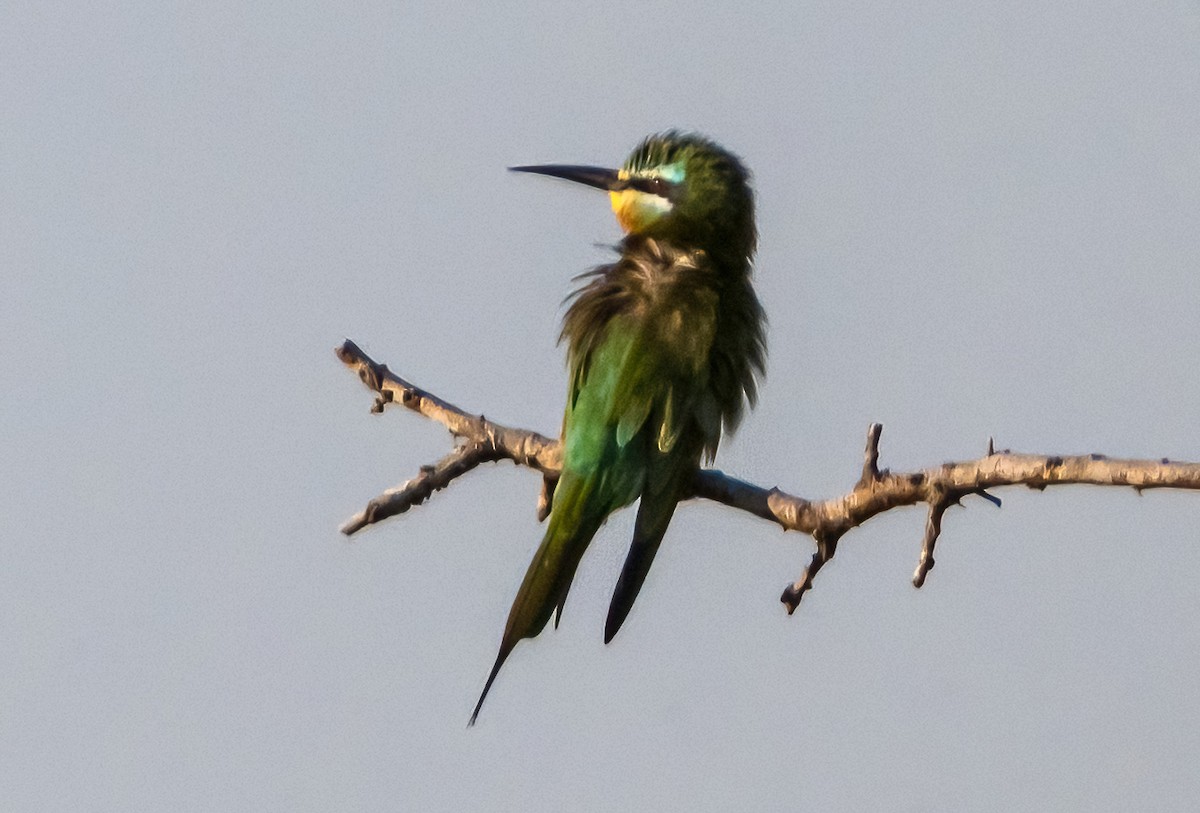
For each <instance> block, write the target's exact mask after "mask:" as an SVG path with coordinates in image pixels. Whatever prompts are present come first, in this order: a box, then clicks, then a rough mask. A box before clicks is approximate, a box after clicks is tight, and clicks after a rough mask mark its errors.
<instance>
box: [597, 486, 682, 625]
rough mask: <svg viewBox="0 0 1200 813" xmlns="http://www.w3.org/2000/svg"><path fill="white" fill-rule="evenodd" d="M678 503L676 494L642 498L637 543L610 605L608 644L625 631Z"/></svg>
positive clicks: (634, 539)
mask: <svg viewBox="0 0 1200 813" xmlns="http://www.w3.org/2000/svg"><path fill="white" fill-rule="evenodd" d="M677 504H678V503H677V501H676V499H675V497H674V495H673V494H671V495H667V497H666V499H654V498H653V497H652V496H651V495H649V494H643V495H642V504H641V505H640V506H638V515H637V522H636V524H635V525H634V526H633V544H631V545H630V546H629V555H628V556H626V557H625V565H624V566H623V567H622V568H621V577H620V578H619V579H617V587H616V589H615V590H614V591H613V597H612V601H611V602H610V603H609V605H608V618H607V619H606V620H605V622H604V643H606V644H607V643H608V642H609V641H611V640H612V639H613V636H615V635H616V634H617V631H618V630H620V629H621V625H622V624H624V623H625V618H626V617H627V616H628V615H629V611H630V610H632V609H633V602H634V601H636V600H637V597H638V593H640V592H641V590H642V584H644V583H645V581H646V574H648V573H649V572H650V565H652V564H654V556H655V554H657V553H658V546H659V545H660V544H662V538H663V534H665V533H666V532H667V526H668V525H670V524H671V517H672V516H673V515H674V514H675V506H676V505H677Z"/></svg>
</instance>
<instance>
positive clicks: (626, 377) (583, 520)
mask: <svg viewBox="0 0 1200 813" xmlns="http://www.w3.org/2000/svg"><path fill="white" fill-rule="evenodd" d="M511 169H512V170H513V171H515V172H534V173H539V174H541V175H550V176H554V177H556V178H565V179H566V180H570V181H576V182H579V183H583V184H587V185H588V186H593V187H596V188H599V189H604V190H607V191H608V193H609V198H610V201H611V203H612V208H613V211H614V212H615V213H616V216H617V221H618V222H619V223H620V225H621V228H622V229H623V230H624V231H625V233H626V236H625V238H624V239H623V240H622V241H621V243H620V245H619V246H618V247H617V249H618V251H619V252H620V258H619V259H618V260H617V261H616V262H614V263H612V264H611V265H604V266H600V267H599V268H596V269H594V270H593V271H591V272H589V273H587V274H585V275H584V276H583V278H582V279H586V280H587V282H586V284H584V285H583V287H582V288H580V289H579V290H578V291H577V292H576V293H575V294H574V295H573V301H572V304H571V305H570V307H569V309H568V310H567V314H566V316H565V318H564V320H563V329H562V336H561V338H560V340H563V339H565V340H566V342H567V364H568V367H569V380H570V383H569V389H568V393H567V405H566V411H565V414H564V416H563V429H562V444H563V467H562V473H561V475H560V477H559V480H558V485H557V487H556V488H555V491H554V497H553V508H552V510H551V513H550V521H549V526H548V527H547V528H546V535H545V537H544V538H543V539H542V544H541V546H540V547H539V548H538V550H537V553H536V554H535V555H534V557H533V561H532V562H531V563H530V565H529V570H528V571H527V572H526V573H525V579H524V581H523V582H522V583H521V589H520V590H519V591H517V597H516V599H515V600H514V601H513V605H512V609H511V610H510V611H509V614H508V623H507V624H506V626H505V628H504V637H503V638H502V639H501V642H500V653H499V654H498V655H497V656H496V663H495V665H494V666H493V667H492V671H491V674H490V675H488V679H487V683H486V684H485V685H484V687H483V693H482V694H481V695H480V697H479V703H478V704H476V706H475V711H474V713H473V714H472V715H471V724H472V725H473V724H474V723H475V718H476V717H478V716H479V709H480V708H481V707H482V706H483V701H484V699H485V698H486V697H487V694H488V691H489V690H490V689H491V687H492V683H493V682H494V681H495V679H496V675H497V674H498V673H499V671H500V667H501V666H503V665H504V661H505V660H506V659H507V658H508V656H509V655H510V654H511V653H512V651H513V648H514V647H515V646H516V645H517V642H518V641H520V640H521V639H522V638H532V637H534V636H535V635H537V634H538V633H540V632H541V631H542V630H543V629H544V628H545V626H546V623H547V622H548V621H549V620H550V616H551V614H552V613H556V616H555V621H554V624H555V626H556V627H557V626H558V620H559V618H561V616H562V609H563V603H564V602H565V601H566V599H567V592H568V591H569V590H570V588H571V581H572V579H573V578H574V577H575V571H576V569H577V568H578V567H579V561H580V559H581V558H582V557H583V553H584V551H585V550H586V549H587V546H588V543H589V542H591V540H592V537H593V536H594V535H595V533H596V531H597V530H598V529H599V528H600V526H601V525H603V524H604V521H605V520H606V519H607V518H608V515H609V514H611V513H612V512H614V511H616V510H617V509H618V508H622V507H624V506H626V505H629V504H630V503H632V502H633V501H634V500H636V499H638V498H641V503H640V505H639V507H638V513H637V520H636V523H635V526H634V531H633V544H632V545H631V547H630V549H629V555H628V558H626V560H625V565H624V568H623V569H622V571H621V576H620V579H619V580H618V582H617V587H616V591H615V592H614V594H613V597H612V603H611V605H610V606H609V610H608V620H607V622H606V624H605V628H604V642H605V643H608V642H609V641H611V640H612V638H613V636H614V635H616V634H617V630H619V629H620V628H621V624H622V623H624V621H625V618H626V616H627V615H628V614H629V610H630V608H631V607H632V606H633V602H634V600H635V599H636V598H637V595H638V592H639V591H640V590H641V588H642V584H643V582H644V581H645V580H646V574H647V572H649V570H650V565H651V563H652V562H653V561H654V555H655V553H657V552H658V547H659V544H660V543H661V542H662V538H663V534H664V533H665V532H666V530H667V525H668V524H669V523H670V522H671V516H672V515H673V514H674V513H675V506H676V504H678V503H679V501H680V500H682V499H687V498H688V497H690V496H691V495H692V484H693V480H694V477H695V473H696V470H697V468H698V467H699V464H700V459H701V457H702V456H703V457H704V458H706V459H707V460H708V461H711V460H712V459H713V457H714V456H715V454H716V452H717V444H718V443H719V441H720V439H721V429H722V426H723V427H724V428H725V429H726V430H728V431H731V432H732V431H733V429H734V428H736V426H737V424H738V422H739V421H740V419H741V417H742V414H743V412H744V410H745V404H746V403H747V402H749V403H750V405H751V406H753V404H754V401H755V396H756V391H757V384H756V381H757V378H758V377H759V376H761V375H762V373H763V370H764V364H765V361H766V344H765V337H764V327H765V317H764V314H763V310H762V306H761V305H760V304H759V301H758V297H757V296H755V293H754V289H753V287H752V286H751V283H750V275H751V269H752V265H751V263H752V260H753V256H754V247H755V242H756V232H755V227H754V194H753V192H752V191H751V189H750V184H749V173H748V172H747V171H746V169H745V167H743V166H742V163H741V161H740V160H739V159H738V158H737V157H736V156H735V155H733V154H732V153H730V152H728V151H727V150H725V149H723V148H721V147H720V146H718V145H717V144H715V143H713V142H712V141H710V140H708V139H706V138H703V137H701V136H697V135H690V134H681V133H676V132H668V133H664V134H661V135H653V136H650V137H648V138H647V139H645V140H644V141H643V142H642V143H641V144H640V145H639V146H638V147H637V149H635V150H634V151H633V154H632V155H630V156H629V159H628V160H627V161H626V162H625V165H624V166H623V167H622V168H621V169H619V170H612V169H602V168H599V167H588V166H568V165H559V164H555V165H544V166H522V167H511Z"/></svg>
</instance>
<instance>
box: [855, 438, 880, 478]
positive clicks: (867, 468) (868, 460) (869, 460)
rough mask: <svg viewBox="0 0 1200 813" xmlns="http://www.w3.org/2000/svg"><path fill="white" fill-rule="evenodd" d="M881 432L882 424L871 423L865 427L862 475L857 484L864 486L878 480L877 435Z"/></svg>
mask: <svg viewBox="0 0 1200 813" xmlns="http://www.w3.org/2000/svg"><path fill="white" fill-rule="evenodd" d="M881 434H883V424H881V423H873V424H871V425H870V426H869V427H867V447H866V449H865V450H864V451H863V468H862V476H861V477H859V478H858V484H859V485H860V486H865V485H867V484H869V483H874V482H877V481H878V480H879V436H880V435H881Z"/></svg>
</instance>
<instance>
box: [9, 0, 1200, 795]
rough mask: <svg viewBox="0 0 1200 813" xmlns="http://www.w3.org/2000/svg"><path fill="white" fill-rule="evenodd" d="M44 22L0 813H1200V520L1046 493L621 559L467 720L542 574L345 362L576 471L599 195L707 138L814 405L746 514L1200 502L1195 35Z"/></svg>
mask: <svg viewBox="0 0 1200 813" xmlns="http://www.w3.org/2000/svg"><path fill="white" fill-rule="evenodd" d="M506 5H507V4H496V5H495V7H493V8H491V9H490V10H477V11H464V10H463V7H462V6H456V5H454V4H434V3H429V4H426V5H425V7H420V6H414V5H413V4H410V3H405V2H402V0H389V2H373V3H360V4H354V5H347V4H345V3H331V2H298V3H275V4H247V3H242V2H236V3H235V2H214V3H189V4H183V3H162V2H143V3H132V2H130V3H70V4H52V3H43V2H13V3H9V4H8V5H7V6H6V7H5V11H4V12H3V15H2V21H0V103H2V105H3V116H2V117H0V264H2V274H3V277H2V278H0V342H2V346H3V348H4V351H3V353H0V427H3V428H2V431H0V448H2V452H0V461H2V462H0V495H3V496H0V800H2V801H0V806H3V807H4V808H5V809H8V810H22V811H75V810H106V811H108V810H111V811H130V810H148V811H162V810H171V811H214V810H254V811H309V810H311V811H327V810H345V811H356V810H371V811H375V810H429V811H454V810H474V809H479V810H483V809H487V810H501V811H506V810H513V811H526V810H527V811H562V810H601V811H603V810H735V809H744V810H783V809H812V810H914V811H915V810H1015V809H1028V810H1039V809H1040V810H1087V811H1094V810H1129V809H1157V810H1186V809H1191V808H1192V807H1193V805H1194V804H1195V800H1196V799H1197V798H1200V770H1198V769H1197V766H1198V765H1200V581H1198V580H1197V578H1196V574H1197V573H1198V572H1200V544H1198V542H1200V540H1198V539H1197V530H1196V529H1197V525H1198V521H1200V495H1196V494H1171V493H1148V494H1146V495H1144V496H1141V497H1138V496H1136V495H1135V494H1133V493H1127V492H1122V491H1117V490H1110V491H1103V490H1100V489H1090V490H1089V489H1085V488H1069V489H1068V488H1064V489H1053V490H1050V491H1047V492H1045V493H1040V494H1039V493H1034V492H1025V491H1007V492H1004V491H1002V492H1000V493H999V496H1001V497H1003V498H1004V500H1005V503H1004V507H1003V509H1001V510H999V511H997V510H996V509H994V508H993V507H991V506H989V505H988V504H987V503H985V502H983V501H982V500H978V499H976V500H971V501H968V503H967V507H966V508H965V509H957V510H954V511H952V512H950V513H949V514H948V515H947V518H946V525H945V533H944V536H943V539H942V542H941V545H940V547H939V549H938V567H937V569H936V570H935V571H933V573H932V574H931V575H930V578H929V581H928V583H927V585H926V587H925V589H923V590H921V591H916V590H914V589H913V588H912V587H911V586H910V583H909V579H910V577H911V574H912V570H913V567H914V566H915V564H916V561H917V557H918V555H919V551H920V537H921V528H922V525H923V522H924V514H923V511H921V510H920V509H910V510H908V511H903V512H895V513H893V514H890V515H888V516H886V517H884V518H881V519H879V520H877V521H874V522H872V523H871V524H870V525H869V526H868V527H866V528H864V529H861V530H859V531H856V532H854V533H853V534H851V535H850V536H848V537H847V538H846V539H845V540H844V541H843V543H842V545H841V549H840V552H839V555H838V558H837V559H836V560H835V561H834V562H833V563H832V564H831V565H830V566H829V567H828V568H827V569H826V570H824V571H823V572H822V573H821V575H820V577H819V579H818V581H817V585H816V589H815V590H814V591H813V592H812V593H810V594H809V595H808V596H807V597H806V599H805V601H804V603H803V604H802V605H801V607H800V609H799V611H798V612H797V613H796V615H795V616H793V617H790V618H789V617H788V616H787V615H786V613H785V611H784V608H783V606H782V605H781V604H780V603H779V602H778V597H779V594H780V592H781V591H782V589H783V587H784V585H785V584H787V583H788V582H789V581H790V580H792V579H794V578H796V577H797V576H798V575H799V573H800V572H801V570H802V569H803V567H804V565H805V564H806V562H807V561H808V557H809V555H810V553H811V550H812V546H811V541H810V540H809V539H808V538H807V537H803V536H800V535H785V534H783V533H781V532H780V531H779V530H778V529H777V528H775V527H773V526H771V525H769V524H768V523H765V522H762V521H759V520H756V519H754V518H752V517H749V516H747V515H744V514H739V513H737V512H734V511H731V510H728V509H722V508H720V507H718V506H714V505H711V504H691V505H687V506H685V507H684V508H683V509H681V510H680V512H679V513H678V514H677V518H676V521H675V522H674V524H673V526H672V528H671V531H670V533H669V534H668V536H667V541H666V544H665V546H664V549H663V551H662V553H661V555H660V556H659V559H658V561H657V563H656V565H655V569H654V571H653V573H652V575H651V576H650V579H649V582H648V584H647V587H646V589H645V590H644V591H643V593H642V596H641V598H640V601H639V603H638V606H637V607H636V609H635V610H634V612H633V614H632V615H631V617H630V619H629V621H628V623H627V624H626V626H625V628H624V630H623V631H622V634H621V635H620V636H619V637H618V638H617V640H616V641H615V642H614V643H613V644H612V645H610V646H608V647H605V646H604V645H603V643H602V630H603V626H604V614H605V611H606V607H607V604H608V599H609V595H610V593H611V590H612V587H613V585H614V583H615V581H616V577H617V573H618V570H619V567H620V562H621V560H622V559H623V558H624V555H625V548H626V545H627V543H628V538H629V533H630V527H631V524H632V519H631V515H630V513H629V512H626V513H625V514H622V515H619V516H618V517H616V518H614V520H613V521H612V522H610V523H609V525H608V527H607V528H606V529H605V530H604V531H602V532H601V534H600V535H599V537H598V538H597V541H596V543H595V544H594V546H593V547H592V549H591V552H590V553H589V554H588V556H587V558H586V559H585V560H584V563H583V566H582V568H581V570H580V572H579V575H578V578H577V581H576V584H575V587H574V589H573V590H572V593H571V600H570V603H569V604H568V606H567V608H566V613H565V615H564V618H563V624H562V627H561V628H560V629H559V630H557V631H556V632H553V631H547V633H545V634H543V635H542V636H541V637H540V638H538V639H536V640H535V641H532V642H526V643H524V644H522V645H521V646H520V647H519V648H518V649H517V651H516V653H515V654H514V656H513V657H512V658H511V659H510V661H509V663H508V665H507V667H506V668H505V670H504V671H503V672H502V674H501V677H500V679H499V681H498V682H497V684H496V686H495V689H494V690H493V692H492V694H491V696H490V698H489V700H488V703H487V705H486V706H485V708H484V710H483V714H482V716H481V717H480V722H479V725H478V726H477V727H476V728H474V729H467V728H466V722H467V718H468V716H469V714H470V711H471V708H472V706H473V704H474V702H475V699H476V697H477V695H478V693H479V691H480V689H481V688H482V686H483V681H484V678H485V677H486V675H487V671H488V668H489V667H490V666H491V663H492V659H493V657H494V655H495V651H496V647H497V644H498V642H499V638H500V633H501V630H502V628H503V624H504V619H505V616H506V613H507V612H508V607H509V604H510V603H511V601H512V597H513V595H514V594H515V592H516V589H517V586H518V584H519V582H520V579H521V576H522V574H523V573H524V571H525V568H526V565H527V563H528V561H529V558H530V556H531V554H532V552H533V550H534V548H535V547H536V545H537V543H538V541H539V539H540V536H541V528H540V526H539V525H538V524H537V523H536V521H535V517H534V504H535V499H536V495H537V491H538V478H537V476H536V475H534V474H533V473H531V472H529V471H528V470H518V469H516V468H514V467H513V466H511V465H507V464H504V465H498V466H495V467H488V468H486V469H483V470H480V471H477V472H475V473H473V474H472V475H471V476H470V477H469V478H467V479H465V480H463V481H460V482H459V483H457V484H456V485H454V486H453V487H452V488H451V489H450V490H448V491H446V492H443V493H441V494H439V495H437V497H436V498H435V499H434V500H433V501H432V502H431V503H430V504H428V505H426V506H424V507H422V508H420V509H419V510H416V511H414V512H412V513H411V514H408V515H406V516H403V517H400V518H398V519H395V520H392V521H389V522H387V523H384V524H382V525H380V526H377V527H375V528H373V529H371V530H370V531H368V532H366V533H364V534H362V535H361V536H360V537H357V538H356V539H355V541H353V542H347V541H345V540H344V539H343V538H342V537H341V536H340V535H339V534H338V533H337V528H338V526H339V524H340V523H341V522H342V521H343V520H345V519H346V517H348V516H349V515H350V514H352V513H353V512H354V511H356V510H358V509H359V508H360V507H361V506H362V504H363V503H364V501H365V500H366V499H368V498H369V497H371V496H373V495H374V494H376V493H377V492H379V491H380V490H382V489H384V488H386V487H388V486H391V485H393V484H395V483H397V482H399V481H401V480H404V479H406V478H407V477H409V476H411V474H412V473H413V472H415V470H416V469H417V467H418V466H419V465H421V464H423V463H427V462H432V461H433V460H435V459H436V458H438V457H439V456H441V455H442V454H443V453H445V452H446V451H447V450H448V449H449V448H450V446H449V438H448V436H447V435H446V433H445V432H444V431H443V430H442V429H441V428H440V427H438V426H436V425H433V424H431V423H429V422H427V421H424V420H422V419H420V418H418V417H416V416H413V415H410V414H407V413H402V412H401V411H398V410H397V411H391V412H388V413H387V414H385V415H383V416H373V415H371V414H369V412H368V408H369V406H370V403H371V397H370V395H369V393H367V392H366V390H364V389H363V388H362V386H361V385H360V384H359V383H358V381H357V380H356V379H355V378H354V377H353V376H352V375H351V374H350V373H349V372H347V371H346V370H345V369H344V368H343V367H342V366H341V365H340V364H339V363H338V362H337V360H336V359H335V357H334V355H333V348H334V347H335V346H336V345H337V344H338V343H339V342H340V341H341V340H342V339H343V338H344V337H347V336H348V337H351V338H353V339H355V340H356V341H358V342H360V343H361V344H362V345H363V346H364V348H365V349H366V350H367V351H368V352H370V353H372V354H373V355H375V357H376V358H378V359H379V360H381V361H384V362H386V363H388V364H389V365H391V366H392V367H393V369H395V370H396V371H398V372H399V373H401V374H402V375H405V376H406V377H408V378H410V379H411V380H413V381H415V382H416V383H418V384H420V385H422V386H425V387H427V388H429V389H431V390H433V391H434V392H436V393H438V394H440V395H442V396H444V397H446V398H448V399H450V400H452V401H454V402H456V403H458V404H460V405H462V406H464V407H466V408H468V409H472V410H482V411H484V412H486V414H487V415H488V416H490V417H493V418H495V419H497V420H501V421H504V422H508V423H512V424H516V425H522V426H527V427H531V428H535V429H538V430H541V431H544V432H553V431H554V430H555V429H556V428H557V427H558V423H559V416H560V415H561V409H562V399H563V393H564V391H565V386H566V385H565V375H564V371H563V362H562V351H561V349H560V348H558V347H556V346H555V338H556V336H557V331H558V320H559V318H560V315H561V309H560V307H559V303H560V302H561V300H562V299H563V297H564V296H565V295H566V294H567V293H568V292H569V291H570V290H571V287H572V286H571V283H570V278H571V277H572V276H573V275H575V274H576V273H579V272H580V271H583V270H585V269H587V268H588V267H590V266H591V265H593V264H595V263H597V262H600V261H603V260H605V259H606V257H607V256H608V255H607V254H606V253H605V250H603V249H602V248H598V247H597V244H603V243H606V242H607V243H611V242H613V241H614V240H616V239H617V237H618V231H617V227H616V225H615V223H614V221H613V219H612V216H611V213H610V212H609V211H608V207H607V202H606V200H605V199H604V197H603V196H602V195H600V194H598V193H594V192H593V191H591V190H587V189H583V188H572V187H570V186H569V185H567V184H563V183H555V182H552V181H548V180H545V179H540V178H533V177H521V176H516V175H512V174H509V173H507V172H505V170H504V168H505V167H506V166H508V165H511V164H523V163H535V162H550V161H555V162H578V163H603V164H609V165H613V164H617V163H619V162H620V161H621V160H623V158H624V157H625V155H626V153H627V152H628V151H629V150H630V149H631V148H632V147H633V146H634V145H635V144H636V143H637V142H638V141H639V140H640V139H641V138H642V137H643V136H644V135H646V134H647V133H650V132H654V131H658V130H663V129H666V128H669V127H680V128H686V129H695V130H699V131H702V132H704V133H707V134H709V135H711V136H712V137H714V138H715V139H717V140H719V141H720V142H721V143H723V144H725V145H727V146H728V147H730V148H731V149H734V150H735V151H737V152H738V153H739V154H741V155H742V156H743V157H744V158H745V160H746V162H747V163H748V164H749V165H750V166H751V167H752V168H753V170H754V171H755V173H756V186H757V191H758V203H759V213H760V218H759V226H760V232H761V252H760V255H759V260H758V265H757V268H758V271H757V281H758V289H759V292H760V295H761V297H762V299H763V301H764V303H765V305H766V308H767V310H768V312H769V314H770V319H771V327H770V335H769V339H770V348H771V357H770V363H769V372H768V378H767V382H766V385H765V386H764V387H763V391H762V400H761V404H760V407H759V409H758V410H757V411H756V412H755V413H754V414H753V415H752V416H751V417H750V419H749V420H748V421H747V423H746V424H745V427H744V429H743V431H742V432H741V433H740V434H739V435H738V436H737V437H736V439H734V440H733V441H732V442H728V443H727V444H726V445H724V446H723V448H722V454H721V456H720V458H719V460H718V465H719V466H720V467H721V468H723V469H724V470H726V471H729V472H731V473H735V474H737V475H739V476H742V477H745V478H747V479H750V480H753V481H755V482H758V483H761V484H764V485H779V486H781V487H783V488H785V489H787V490H790V491H793V492H796V493H800V494H802V495H806V496H810V497H818V496H833V495H836V494H839V493H841V492H843V491H844V490H845V489H846V488H848V487H849V486H850V485H851V484H852V483H853V481H854V479H855V478H856V477H857V474H858V470H859V466H860V465H861V463H860V461H861V449H862V443H863V438H864V435H865V431H866V428H867V425H868V424H869V423H870V422H872V421H881V422H882V423H883V424H884V427H885V428H884V435H883V459H882V461H881V462H882V464H883V465H886V466H890V467H892V468H898V469H903V468H918V467H923V466H927V465H933V464H937V463H941V462H943V461H945V460H951V459H964V458H970V457H976V456H978V455H980V454H981V453H982V452H983V451H984V449H985V446H986V442H987V438H988V436H989V435H994V436H995V438H996V442H997V445H998V446H1000V447H1011V448H1013V449H1014V450H1021V451H1029V452H1040V453H1083V452H1103V453H1107V454H1111V455H1123V456H1147V457H1161V456H1170V457H1173V458H1178V459H1184V460H1200V428H1198V427H1200V385H1198V384H1197V379H1198V377H1200V326H1198V324H1197V314H1198V312H1200V280H1198V274H1197V272H1198V269H1200V217H1198V213H1200V137H1198V134H1200V3H1197V2H1196V0H1169V1H1164V2H1153V1H1148V2H1142V3H1128V2H1096V3H1086V4H1085V3H1049V4H1047V3H1044V2H1025V1H1023V0H1016V1H1014V0H1006V2H975V3H962V2H948V1H947V2H934V3H924V4H918V5H919V8H912V7H910V5H911V4H903V3H878V2H871V3H866V2H845V0H838V2H799V3H797V2H785V3H778V4H775V5H773V6H767V5H763V6H755V5H752V4H745V3H741V4H730V5H729V6H717V5H708V6H694V5H691V4H667V3H653V2H637V3H629V2H618V1H617V0H606V2H603V3H595V4H588V5H583V4H567V3H556V2H546V3H540V4H533V3H525V4H517V5H513V6H510V7H506Z"/></svg>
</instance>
